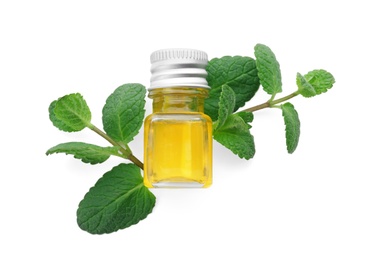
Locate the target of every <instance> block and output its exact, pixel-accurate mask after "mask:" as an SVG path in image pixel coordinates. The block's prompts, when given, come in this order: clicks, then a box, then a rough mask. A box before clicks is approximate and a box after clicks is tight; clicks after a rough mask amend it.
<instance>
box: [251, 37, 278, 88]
mask: <svg viewBox="0 0 370 260" xmlns="http://www.w3.org/2000/svg"><path fill="white" fill-rule="evenodd" d="M254 55H255V56H256V64H257V70H258V77H259V79H260V82H261V85H262V87H263V90H264V91H266V92H267V93H268V94H270V95H275V94H276V93H279V92H282V83H281V72H280V65H279V62H278V61H277V60H276V57H275V54H274V53H273V52H272V51H271V49H270V48H269V47H267V46H266V45H263V44H257V45H256V46H255V47H254Z"/></svg>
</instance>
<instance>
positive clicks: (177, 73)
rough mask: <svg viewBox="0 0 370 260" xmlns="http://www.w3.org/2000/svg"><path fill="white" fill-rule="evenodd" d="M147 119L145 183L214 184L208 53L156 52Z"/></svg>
mask: <svg viewBox="0 0 370 260" xmlns="http://www.w3.org/2000/svg"><path fill="white" fill-rule="evenodd" d="M150 60H151V64H152V66H151V72H152V77H151V81H150V88H149V98H151V99H153V114H151V115H149V116H148V117H147V118H146V119H145V123H144V138H145V139H144V184H145V186H147V187H149V188H153V187H155V188H162V187H163V188H164V187H165V188H206V187H209V186H210V185H211V184H212V120H211V119H210V117H209V116H207V115H206V114H204V113H203V112H204V99H205V98H206V97H207V96H208V91H209V89H210V87H209V86H208V83H207V81H206V79H205V78H206V76H207V72H206V70H205V67H206V65H207V62H208V58H207V54H206V53H205V52H202V51H198V50H191V49H165V50H159V51H156V52H154V53H152V55H151V57H150Z"/></svg>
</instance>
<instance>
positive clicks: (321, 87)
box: [304, 70, 335, 95]
mask: <svg viewBox="0 0 370 260" xmlns="http://www.w3.org/2000/svg"><path fill="white" fill-rule="evenodd" d="M304 78H305V79H306V80H307V82H308V83H310V84H311V85H312V87H313V88H314V89H315V91H316V94H317V95H320V94H321V93H325V92H326V91H328V89H330V88H332V87H333V85H334V83H335V79H334V77H333V75H332V74H331V73H330V72H327V71H326V70H313V71H310V72H308V73H307V74H306V75H304Z"/></svg>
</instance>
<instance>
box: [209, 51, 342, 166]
mask: <svg viewBox="0 0 370 260" xmlns="http://www.w3.org/2000/svg"><path fill="white" fill-rule="evenodd" d="M254 54H255V58H256V61H255V63H256V68H257V75H258V78H259V82H260V83H261V85H262V88H263V90H264V91H265V92H266V93H268V94H270V95H271V97H270V98H269V99H268V100H267V101H266V102H264V103H262V104H259V105H257V106H253V107H250V108H247V109H243V110H241V111H239V112H237V113H234V114H232V113H230V112H229V113H228V118H229V117H230V121H229V123H228V124H227V126H228V127H220V125H226V124H225V123H224V122H226V120H225V116H224V115H225V111H231V110H232V109H230V107H232V106H233V105H234V101H233V99H232V98H225V97H229V96H232V95H230V94H229V93H228V92H230V90H228V89H227V88H226V87H225V86H222V88H221V89H222V91H221V92H217V95H218V96H217V95H216V94H215V93H216V92H213V93H214V94H213V96H212V100H211V101H210V100H208V99H207V100H206V104H207V103H212V104H213V102H214V99H216V98H218V100H219V103H218V105H217V108H219V110H218V115H217V116H212V119H213V120H214V123H213V125H214V132H213V137H214V139H215V140H216V141H218V142H219V143H221V144H222V145H224V146H225V147H226V148H228V149H230V150H231V151H232V152H233V153H235V154H237V155H239V157H241V158H245V159H250V158H252V157H253V156H254V153H255V147H254V142H253V136H252V135H251V133H250V132H249V128H250V127H251V126H250V124H249V123H251V122H252V120H253V114H252V113H253V112H255V111H258V110H261V109H264V108H279V109H282V111H283V118H284V122H285V125H286V128H285V132H286V133H285V138H286V144H287V150H288V153H293V152H294V151H295V150H296V148H297V146H298V142H299V136H300V121H299V117H298V112H297V111H296V110H295V108H294V106H293V105H292V104H290V103H285V104H283V105H278V104H280V103H284V102H286V101H287V100H289V99H291V98H293V97H295V96H298V95H302V96H303V97H313V96H317V95H319V94H321V93H324V92H326V91H327V90H328V89H330V88H332V86H333V84H334V82H335V80H334V77H333V75H332V74H330V73H329V72H327V71H325V70H322V69H320V70H313V71H310V72H308V73H307V74H305V75H304V76H302V75H301V74H300V73H297V76H296V83H297V87H298V89H297V90H296V91H295V92H293V93H291V94H289V95H287V96H285V97H282V98H278V99H276V98H275V97H276V95H277V94H278V93H280V92H282V81H281V71H280V65H279V62H278V61H277V59H276V56H275V54H274V53H273V52H272V50H271V49H270V48H269V47H267V46H266V45H263V44H257V45H256V46H255V48H254ZM226 58H227V62H226V61H225V65H222V63H221V64H220V61H223V58H221V59H217V62H218V63H217V65H218V67H219V68H223V67H226V68H228V65H229V64H232V63H233V60H234V63H237V62H238V60H239V58H240V57H238V56H236V57H229V56H226ZM249 59H251V58H249ZM211 62H212V60H211ZM211 62H210V63H211ZM212 70H213V69H212ZM212 70H211V71H209V76H208V80H209V81H208V82H209V84H210V86H211V92H212V90H213V88H215V89H217V90H218V89H219V86H218V84H216V85H212V84H213V82H218V77H220V75H222V74H223V72H222V71H219V72H218V73H214V72H213V71H212ZM247 75H248V74H247ZM213 77H216V78H213ZM246 77H247V76H246ZM253 79H254V74H251V75H250V79H249V80H246V81H252V80H253ZM224 91H225V92H224ZM235 94H236V93H235ZM236 96H237V95H236ZM209 105H210V104H209ZM213 107H216V106H213ZM238 108H239V107H238V106H237V105H236V104H235V106H234V109H233V111H237V110H238ZM245 112H249V114H242V113H245ZM212 113H214V111H213V112H212ZM234 115H239V116H241V117H242V118H243V120H244V122H245V124H246V127H245V126H242V125H241V123H236V121H235V120H232V119H231V118H232V117H233V116H234ZM230 122H234V124H232V127H230V125H231V124H230ZM242 128H248V131H247V130H242V131H241V130H240V129H242ZM221 129H222V131H221ZM220 132H222V135H221V136H220ZM241 139H244V142H243V140H241ZM240 143H243V150H241V149H240V146H239V145H238V144H240ZM247 150H248V151H247Z"/></svg>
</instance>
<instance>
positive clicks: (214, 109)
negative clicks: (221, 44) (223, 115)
mask: <svg viewBox="0 0 370 260" xmlns="http://www.w3.org/2000/svg"><path fill="white" fill-rule="evenodd" d="M206 70H207V73H208V76H207V81H208V84H209V86H210V87H211V90H210V92H209V97H208V98H207V99H206V100H205V104H204V111H205V113H206V114H207V115H209V116H210V117H211V118H212V120H213V121H216V120H217V119H218V112H219V101H220V95H221V92H222V86H224V85H227V86H229V87H230V88H231V89H232V90H233V91H234V93H235V107H234V111H236V110H238V109H239V108H240V107H243V106H244V105H245V102H247V101H249V100H250V99H251V98H252V97H253V96H254V94H255V93H256V92H257V90H258V87H259V79H258V75H257V69H256V63H255V61H254V59H252V58H250V57H241V56H234V57H230V56H225V57H222V58H214V59H212V60H210V61H209V62H208V65H207V67H206Z"/></svg>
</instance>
